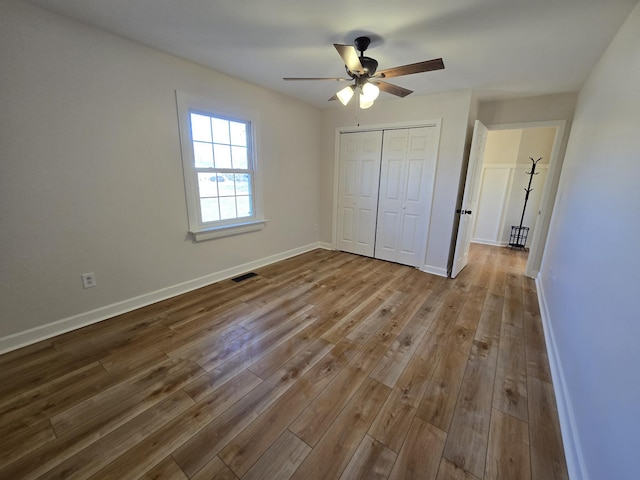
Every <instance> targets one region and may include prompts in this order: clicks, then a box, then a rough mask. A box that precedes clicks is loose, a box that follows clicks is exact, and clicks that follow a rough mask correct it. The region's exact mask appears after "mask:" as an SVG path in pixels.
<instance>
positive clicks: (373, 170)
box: [337, 131, 382, 257]
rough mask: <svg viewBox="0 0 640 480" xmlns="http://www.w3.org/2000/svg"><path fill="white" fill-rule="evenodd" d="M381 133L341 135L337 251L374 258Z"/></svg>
mask: <svg viewBox="0 0 640 480" xmlns="http://www.w3.org/2000/svg"><path fill="white" fill-rule="evenodd" d="M381 149H382V131H374V132H355V133H343V134H341V135H340V173H339V179H338V225H337V227H338V228H337V230H338V235H337V248H338V250H342V251H345V252H350V253H356V254H358V255H366V256H368V257H373V253H374V245H375V235H376V216H377V212H378V184H379V181H380V152H381Z"/></svg>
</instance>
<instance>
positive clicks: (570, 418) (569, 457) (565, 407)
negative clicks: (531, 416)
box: [536, 276, 589, 480]
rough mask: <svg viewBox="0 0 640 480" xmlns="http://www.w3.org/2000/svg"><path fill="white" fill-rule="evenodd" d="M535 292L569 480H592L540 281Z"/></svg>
mask: <svg viewBox="0 0 640 480" xmlns="http://www.w3.org/2000/svg"><path fill="white" fill-rule="evenodd" d="M536 290H537V292H538V303H539V304H540V316H541V318H542V327H543V331H544V340H545V344H546V347H547V355H548V357H549V367H550V368H551V378H552V380H553V391H554V392H555V397H556V404H557V406H558V417H559V420H560V431H561V432H562V443H563V444H564V455H565V458H566V461H567V470H568V471H569V478H570V479H574V480H589V475H588V473H587V468H586V465H585V463H584V456H583V455H582V448H581V446H580V438H579V437H578V430H577V428H576V422H575V416H574V414H573V408H572V405H573V404H572V402H571V395H569V389H568V387H567V383H566V380H565V376H564V370H563V368H562V362H561V361H560V356H559V355H558V347H557V345H556V340H555V335H554V333H553V328H552V327H551V321H550V317H549V310H548V306H547V301H546V298H545V293H544V288H543V287H542V283H541V281H540V277H539V276H538V277H537V278H536Z"/></svg>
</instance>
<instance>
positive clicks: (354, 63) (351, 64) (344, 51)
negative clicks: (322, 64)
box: [333, 43, 364, 73]
mask: <svg viewBox="0 0 640 480" xmlns="http://www.w3.org/2000/svg"><path fill="white" fill-rule="evenodd" d="M333 46H334V47H336V50H337V51H338V53H339V54H340V56H341V57H342V60H343V61H344V64H345V65H346V66H347V68H348V69H349V71H350V72H353V73H364V67H363V66H362V63H360V58H358V51H357V50H356V49H355V47H354V46H353V45H340V44H338V43H334V44H333Z"/></svg>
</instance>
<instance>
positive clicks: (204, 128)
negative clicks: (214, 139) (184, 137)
mask: <svg viewBox="0 0 640 480" xmlns="http://www.w3.org/2000/svg"><path fill="white" fill-rule="evenodd" d="M191 139H192V140H200V141H202V142H210V141H211V121H210V120H209V117H205V116H204V115H198V114H197V113H192V114H191Z"/></svg>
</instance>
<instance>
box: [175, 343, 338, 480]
mask: <svg viewBox="0 0 640 480" xmlns="http://www.w3.org/2000/svg"><path fill="white" fill-rule="evenodd" d="M332 348H333V345H332V344H330V343H328V342H326V341H324V340H322V339H318V340H316V342H314V344H312V345H311V346H310V347H309V348H308V349H307V350H305V351H304V352H302V353H301V354H299V355H297V356H295V357H293V358H292V359H291V361H290V362H288V363H287V364H286V365H285V366H284V367H283V368H282V369H281V370H279V371H278V372H276V373H275V374H273V375H272V376H271V377H269V378H268V379H267V380H265V381H263V382H262V383H261V384H260V385H258V386H257V387H256V388H254V389H253V390H252V391H251V392H249V394H247V395H245V396H244V397H243V398H242V399H240V400H239V401H238V402H236V403H235V405H233V407H232V408H230V409H229V410H227V411H226V412H225V413H224V414H223V415H221V416H220V417H218V418H217V419H216V420H214V421H213V422H211V423H209V424H208V425H207V426H206V427H205V428H203V429H202V430H200V431H198V432H197V433H196V434H195V435H193V436H191V438H190V439H189V440H188V441H187V442H186V443H184V444H183V445H182V446H181V447H180V448H178V449H177V450H175V452H174V454H173V457H174V458H175V460H176V462H177V463H178V465H180V468H182V470H183V471H184V472H185V473H186V474H187V476H192V475H194V474H195V473H196V472H197V471H198V470H200V468H202V467H203V466H204V465H205V464H206V463H207V462H208V461H209V460H210V459H211V458H213V457H214V456H216V455H217V454H218V452H220V450H222V449H223V448H224V447H225V446H226V445H227V444H228V443H229V442H230V441H231V440H232V439H233V437H235V436H236V435H237V434H238V433H240V432H241V431H242V430H244V428H245V427H247V426H248V425H249V424H250V423H251V422H252V421H253V420H254V419H255V418H256V417H258V415H260V414H261V413H262V412H264V411H265V410H266V409H267V408H268V407H269V405H271V404H272V403H273V402H275V401H276V400H277V399H278V398H279V397H280V396H281V395H282V394H283V393H284V392H285V391H286V390H288V389H289V387H291V385H293V384H294V383H295V382H296V381H297V380H298V378H300V377H301V376H302V375H304V374H305V373H306V372H307V371H308V370H309V369H311V367H313V366H314V365H315V364H316V363H317V362H319V361H320V360H321V359H322V357H324V355H325V354H327V353H328V352H329V351H330V350H331V349H332Z"/></svg>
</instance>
